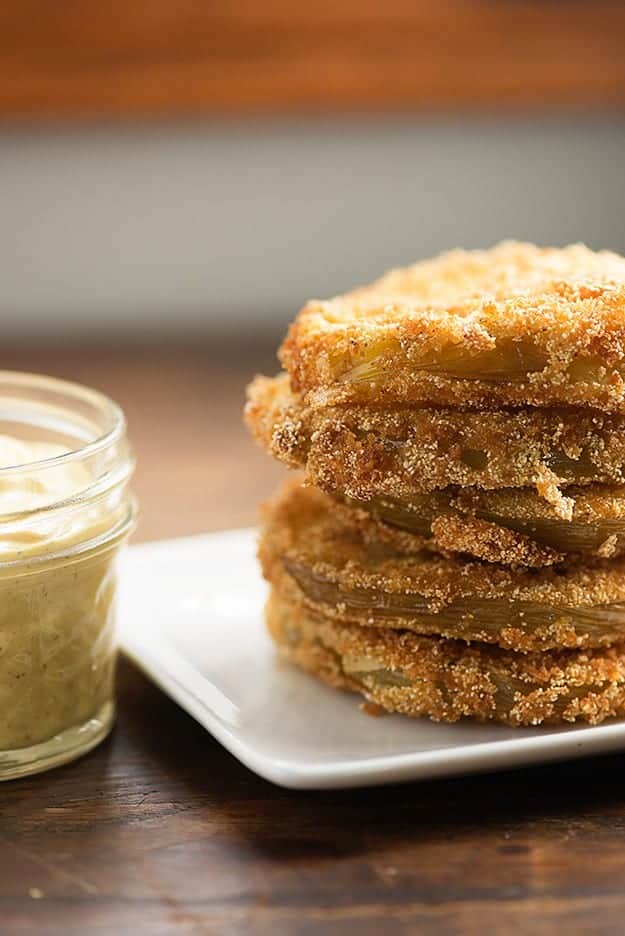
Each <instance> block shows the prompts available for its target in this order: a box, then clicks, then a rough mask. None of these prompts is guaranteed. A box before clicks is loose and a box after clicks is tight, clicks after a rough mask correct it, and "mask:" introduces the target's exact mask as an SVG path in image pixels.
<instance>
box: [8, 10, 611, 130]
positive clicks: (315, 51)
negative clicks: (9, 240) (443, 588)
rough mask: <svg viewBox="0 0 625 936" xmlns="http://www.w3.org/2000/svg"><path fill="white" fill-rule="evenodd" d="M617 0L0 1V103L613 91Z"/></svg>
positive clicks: (87, 112) (176, 104)
mask: <svg viewBox="0 0 625 936" xmlns="http://www.w3.org/2000/svg"><path fill="white" fill-rule="evenodd" d="M624 37H625V8H624V7H623V5H622V4H620V3H618V2H615V0H544V2H537V0H413V2H406V0H386V2H384V3H380V2H379V0H358V2H356V0H349V2H346V3H334V2H330V0H318V2H316V3H305V4H301V3H300V4H297V3H287V2H285V0H257V2H249V0H236V2H231V3H202V2H198V0H177V2H175V3H172V2H171V0H109V2H108V3H100V4H94V3H88V2H84V0H78V2H72V3H50V2H47V0H4V2H3V3H2V4H1V5H0V116H4V117H5V118H16V117H29V118H32V117H70V118H78V117H79V118H92V117H102V116H112V117H123V116H126V117H137V116H156V115H161V116H162V115H169V116H172V115H173V116H179V115H198V114H219V113H221V114H230V113H236V112H247V111H251V110H253V111H264V112H284V111H296V112H299V111H301V110H313V111H317V110H323V111H326V110H328V109H334V110H337V109H339V110H345V109H352V110H353V109H358V110H362V109H365V110H371V109H374V110H375V109H386V110H388V109H393V110H400V109H403V110H406V109H425V110H431V109H438V108H441V107H446V108H449V107H466V106H480V107H483V106H486V107H493V106H505V107H506V108H510V107H516V108H527V107H538V108H545V107H549V106H560V107H569V108H570V107H575V108H579V107H584V106H595V105H600V106H615V105H616V106H619V107H621V106H622V105H623V103H624V101H625V60H624V58H623V54H622V48H623V39H624Z"/></svg>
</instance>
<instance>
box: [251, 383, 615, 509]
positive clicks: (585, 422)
mask: <svg viewBox="0 0 625 936" xmlns="http://www.w3.org/2000/svg"><path fill="white" fill-rule="evenodd" d="M245 417H246V420H247V424H248V426H249V427H250V429H251V431H252V433H253V434H254V436H255V437H256V439H257V440H258V442H259V443H260V444H261V445H262V446H263V447H264V448H265V449H266V450H267V451H268V452H270V453H271V454H272V455H274V456H275V457H276V458H278V459H279V460H280V461H283V462H285V464H287V465H289V466H290V467H301V468H304V469H305V471H306V475H307V479H308V480H309V481H310V482H311V483H313V484H316V485H317V486H318V487H320V488H322V489H323V490H325V491H329V492H332V493H339V494H343V495H347V496H349V497H353V498H356V499H357V500H370V499H371V498H374V497H379V496H384V495H386V496H389V497H395V498H410V497H411V496H412V495H414V494H419V493H424V492H428V491H432V490H435V489H437V488H445V487H448V486H449V485H459V486H462V487H467V486H474V487H481V488H485V489H495V488H502V487H535V488H536V490H537V491H538V492H539V493H540V495H541V496H542V497H544V498H545V499H546V500H547V501H548V502H549V503H551V504H553V505H555V506H556V507H557V508H558V513H559V516H561V517H565V518H570V517H571V516H572V514H573V503H572V502H571V500H570V499H569V498H567V497H566V496H565V495H563V493H562V491H561V490H560V488H561V487H566V486H567V485H571V484H589V483H593V482H608V483H614V484H622V483H625V417H624V416H619V415H606V414H602V413H598V412H595V411H593V410H586V411H583V412H580V411H575V410H572V409H564V408H561V409H557V410H549V409H534V410H515V411H512V412H510V411H506V410H495V411H490V412H464V411H459V410H449V409H441V408H421V407H411V406H395V407H393V406H387V403H386V400H384V399H383V401H382V403H381V405H380V406H360V405H354V406H331V407H325V408H323V409H319V408H316V407H311V406H307V405H306V404H304V403H303V402H302V400H301V398H300V397H299V396H298V395H297V394H295V393H293V392H292V391H291V389H290V387H289V381H288V378H287V377H286V376H285V375H281V376H279V377H276V378H273V379H271V378H267V377H257V378H256V379H255V380H254V381H253V383H252V384H251V385H250V387H249V388H248V403H247V406H246V413H245Z"/></svg>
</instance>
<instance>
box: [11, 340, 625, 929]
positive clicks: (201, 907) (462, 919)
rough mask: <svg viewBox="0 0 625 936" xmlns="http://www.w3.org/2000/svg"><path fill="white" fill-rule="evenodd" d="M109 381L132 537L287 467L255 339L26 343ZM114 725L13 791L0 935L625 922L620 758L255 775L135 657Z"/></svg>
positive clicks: (43, 358) (168, 530)
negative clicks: (310, 777) (383, 782)
mask: <svg viewBox="0 0 625 936" xmlns="http://www.w3.org/2000/svg"><path fill="white" fill-rule="evenodd" d="M3 364H4V365H6V366H19V367H21V368H29V369H33V368H34V369H37V370H45V371H48V372H51V373H56V374H62V375H64V376H67V377H73V378H76V379H80V380H88V381H89V382H90V383H92V384H94V385H96V386H99V387H101V388H102V389H104V390H108V391H109V392H112V393H114V394H115V395H116V396H117V397H118V398H119V399H120V401H121V402H122V403H123V405H124V406H125V408H126V410H127V412H128V414H129V417H130V422H131V430H132V435H133V438H134V440H135V443H136V447H137V449H138V454H139V458H140V466H141V467H140V470H139V473H138V475H137V483H136V488H137V491H138V494H139V496H140V498H141V501H142V504H143V521H142V527H141V528H140V534H139V535H140V536H141V537H143V538H145V537H153V536H157V535H158V536H168V535H171V534H179V533H184V532H197V531H198V530H200V529H210V528H215V527H219V526H223V525H228V524H231V523H232V524H235V523H247V522H250V521H251V520H252V519H253V516H254V512H255V503H256V501H257V499H258V498H259V497H260V496H263V495H264V494H265V493H266V492H267V491H268V490H269V489H270V487H271V486H272V485H273V484H274V483H275V480H276V478H277V476H278V474H279V471H278V470H277V469H274V467H273V466H272V465H271V464H270V463H269V461H268V460H267V459H266V458H264V457H263V456H262V454H261V453H256V451H255V449H254V448H253V447H252V445H251V444H249V443H248V441H247V439H246V436H245V434H244V432H243V430H242V429H241V428H240V424H239V419H238V416H239V408H240V402H241V388H242V385H243V383H244V381H245V379H246V378H247V376H248V374H249V373H250V372H251V371H252V370H254V369H256V367H259V368H263V369H266V368H268V367H270V366H271V355H270V354H269V352H268V350H266V349H264V348H257V349H255V350H250V351H249V352H247V353H245V354H243V353H242V352H238V353H236V352H234V351H230V350H228V349H220V348H214V347H213V348H212V349H211V348H206V349H201V348H200V349H198V348H197V347H196V348H194V349H193V350H188V351H186V350H184V349H179V350H175V349H174V350H170V351H167V352H165V351H158V350H149V349H148V350H141V351H132V350H126V351H125V352H124V353H123V354H120V353H117V352H115V351H110V352H107V351H98V352H87V351H84V350H80V349H77V350H76V351H63V352H45V351H44V352H40V353H33V352H21V353H18V352H16V353H13V354H9V353H7V352H5V354H4V355H3ZM119 682H120V693H119V694H120V706H119V709H120V712H119V719H118V724H117V727H116V729H115V731H114V733H113V735H112V737H111V738H110V739H109V740H108V741H107V742H106V743H105V744H104V745H103V746H102V747H100V748H99V749H98V750H96V751H94V752H92V753H91V754H90V755H88V756H87V757H85V758H83V759H82V760H81V761H79V762H76V763H75V764H72V765H68V766H67V767H64V768H61V769H59V770H56V771H52V772H50V773H48V774H43V775H41V776H39V777H33V778H30V779H25V780H22V781H17V782H12V783H7V784H4V785H2V786H1V787H0V933H2V936H18V934H36V936H53V934H54V936H57V934H58V936H61V934H63V936H65V934H68V936H84V934H87V933H89V934H91V933H95V934H111V936H119V934H125V933H133V934H136V936H160V934H174V933H176V934H178V933H183V934H215V936H223V934H226V936H230V934H232V936H243V934H261V936H270V934H271V936H282V934H285V936H286V934H289V936H290V934H301V936H318V934H323V936H326V934H327V936H343V934H345V933H352V932H355V933H358V934H362V936H380V934H390V936H395V934H401V936H403V934H408V933H419V934H422V933H426V934H429V933H432V934H437V936H438V934H469V936H473V934H475V936H478V934H480V936H481V934H483V933H489V934H490V933H495V934H499V933H501V934H509V933H524V934H525V933H527V934H532V936H552V934H554V933H564V932H566V933H593V934H594V933H601V934H612V933H614V934H617V933H620V932H622V920H623V916H624V914H625V788H624V786H623V782H622V771H623V770H624V769H625V756H622V755H618V756H610V757H604V758H594V759H592V760H585V761H580V762H574V763H569V764H562V765H555V766H550V767H545V768H536V769H531V770H525V771H517V772H510V773H503V774H494V775H485V776H478V777H469V778H459V779H452V780H439V781H436V782H431V783H420V784H408V785H405V786H401V787H395V788H383V789H382V788H381V789H372V790H360V791H345V792H325V793H310V792H299V793H298V792H288V791H284V790H280V789H278V788H276V787H273V786H271V785H270V784H268V783H266V782H264V781H262V780H260V779H258V778H257V777H255V776H254V775H253V774H251V773H250V772H249V771H248V770H246V769H245V768H244V767H242V766H241V765H240V764H239V763H238V762H237V761H235V760H234V758H232V757H231V756H230V755H229V754H227V753H226V752H225V751H224V750H223V749H222V748H221V747H220V746H219V745H218V744H217V743H216V742H215V741H214V740H212V738H211V737H210V736H209V735H207V733H206V732H205V731H204V730H203V729H202V728H200V727H199V726H198V725H197V724H196V723H195V722H194V721H193V720H192V719H191V718H189V717H188V716H186V715H185V714H184V713H183V712H182V711H181V710H180V709H178V708H177V707H176V706H175V705H174V704H173V703H172V702H171V701H170V700H169V699H168V698H167V697H166V696H165V695H164V694H163V693H161V692H160V691H159V690H157V689H156V688H155V687H154V686H152V685H151V684H150V683H149V682H148V681H147V680H146V679H145V678H144V677H143V676H142V675H141V674H140V673H139V672H138V671H137V670H135V669H134V668H133V667H132V666H131V665H130V664H129V663H126V662H124V663H123V664H122V666H121V669H120V680H119Z"/></svg>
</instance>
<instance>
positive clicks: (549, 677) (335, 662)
mask: <svg viewBox="0 0 625 936" xmlns="http://www.w3.org/2000/svg"><path fill="white" fill-rule="evenodd" d="M266 615H267V624H268V627H269V631H270V633H271V635H272V637H273V639H274V640H275V641H276V643H277V644H278V646H279V648H280V652H281V655H282V656H283V658H284V659H286V660H289V661H291V662H292V663H295V664H296V665H298V666H300V667H301V668H302V669H304V670H307V671H308V672H310V673H312V674H313V675H315V676H317V677H318V678H320V679H322V680H323V681H324V682H325V683H327V684H329V685H330V686H334V687H335V688H337V689H348V690H352V691H354V692H360V693H362V695H364V696H365V698H366V699H367V700H368V701H370V702H373V703H376V704H377V705H380V706H381V707H382V708H383V709H385V710H387V711H389V712H401V713H402V714H404V715H410V716H423V715H428V716H429V717H430V718H432V719H433V720H435V721H447V722H455V721H458V720H459V719H460V718H463V717H472V718H476V719H479V720H481V721H484V720H495V721H500V722H504V723H506V724H509V725H515V726H516V725H540V724H545V725H554V724H566V723H570V722H575V721H583V722H589V723H590V724H592V725H596V724H599V723H600V722H602V721H604V719H606V718H610V717H613V716H616V715H623V714H625V647H624V646H620V647H613V648H610V649H604V650H586V651H582V650H560V651H551V652H548V653H529V654H522V653H510V652H507V651H504V650H500V649H499V648H496V647H485V646H480V645H478V644H473V645H471V646H467V644H464V643H462V642H460V641H455V640H446V639H444V638H437V637H420V636H417V635H416V634H411V633H409V632H408V631H392V630H386V629H379V628H371V627H359V626H355V625H351V626H350V625H346V624H339V623H337V622H336V621H332V620H329V619H327V618H324V617H321V616H318V615H314V614H311V613H310V612H309V611H307V610H305V609H304V608H303V607H302V606H301V605H299V604H298V603H297V602H295V603H293V602H291V601H289V600H288V598H285V596H284V595H282V594H281V593H280V592H278V591H276V590H275V589H274V590H273V591H272V594H271V597H270V599H269V602H268V605H267V609H266Z"/></svg>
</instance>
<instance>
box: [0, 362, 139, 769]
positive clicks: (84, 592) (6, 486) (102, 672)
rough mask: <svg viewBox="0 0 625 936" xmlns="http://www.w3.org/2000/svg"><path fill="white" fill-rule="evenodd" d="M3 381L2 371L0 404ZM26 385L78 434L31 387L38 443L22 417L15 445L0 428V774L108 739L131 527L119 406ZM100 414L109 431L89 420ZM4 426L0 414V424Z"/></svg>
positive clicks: (76, 391)
mask: <svg viewBox="0 0 625 936" xmlns="http://www.w3.org/2000/svg"><path fill="white" fill-rule="evenodd" d="M8 376H9V375H6V374H4V375H3V374H1V373H0V397H1V384H2V378H3V377H4V378H5V379H6V378H7V377H8ZM15 376H16V378H20V379H21V380H22V381H26V378H28V377H30V375H15ZM31 379H32V381H33V383H34V384H35V385H37V386H38V383H39V382H44V383H45V384H46V385H48V384H49V385H50V386H51V388H52V390H53V391H54V392H56V393H57V394H61V393H63V394H65V396H66V397H67V401H68V402H65V400H64V407H66V408H65V409H61V408H60V406H59V407H57V409H58V412H59V413H61V415H62V416H63V419H65V422H66V423H67V424H68V425H70V423H71V419H72V418H73V417H75V422H76V427H77V428H76V433H75V435H73V434H72V432H70V431H69V429H67V426H66V425H65V423H62V420H61V417H60V416H57V415H56V413H57V410H55V411H54V415H53V418H51V419H50V418H48V409H50V408H51V407H49V406H48V404H47V402H44V403H41V404H39V398H40V397H41V392H40V391H39V390H38V394H39V395H38V396H37V399H36V404H37V405H40V406H41V409H42V412H43V417H42V429H41V437H42V438H37V437H36V435H37V431H38V429H37V425H36V423H35V424H33V419H32V417H31V416H30V412H29V415H28V418H25V419H24V420H23V422H22V423H21V424H20V423H19V420H17V419H16V420H15V424H16V427H17V428H18V429H19V431H20V432H22V433H23V435H24V438H20V437H18V435H17V434H16V435H12V434H9V433H8V432H5V433H3V432H0V779H4V778H7V777H12V776H19V775H22V774H25V773H32V772H35V771H37V770H42V769H45V768H46V767H49V766H54V765H55V764H56V763H62V762H63V761H66V760H69V759H71V758H73V757H75V756H77V755H78V754H80V753H83V752H84V751H85V750H88V749H89V748H90V747H92V746H93V745H94V744H95V743H97V741H99V740H101V738H102V737H104V736H105V735H106V733H107V732H108V730H109V727H110V724H111V722H112V717H113V709H114V706H113V691H114V668H115V656H116V641H115V621H114V611H115V592H116V558H117V555H118V553H119V548H120V546H121V545H122V544H123V543H124V542H125V540H126V538H127V536H128V533H129V532H130V530H131V528H132V526H133V522H134V504H133V501H132V499H131V498H130V496H129V494H128V490H127V483H128V480H129V478H130V476H131V473H132V469H133V459H132V454H131V452H130V449H129V447H128V444H127V442H126V438H125V426H124V423H123V416H122V415H121V413H120V411H119V410H118V409H117V407H115V405H114V404H113V403H111V401H109V400H107V398H106V397H102V396H101V395H99V394H95V393H94V392H93V391H88V390H86V388H80V387H76V386H75V385H71V384H64V383H62V382H60V381H51V380H49V379H48V378H37V377H32V378H31ZM58 388H60V389H58ZM83 394H84V397H83ZM73 395H75V397H76V400H77V403H76V406H75V412H74V410H72V406H73V405H74V400H73V398H72V396H73ZM83 399H86V400H87V402H88V403H89V404H90V405H92V406H93V409H94V413H95V416H94V417H91V416H90V418H93V423H94V425H93V428H91V426H90V425H89V426H88V427H87V428H85V422H86V420H85V417H84V413H83V410H84V408H85V404H84V402H83ZM10 402H12V398H11V399H10ZM18 402H21V401H18ZM78 403H80V404H81V407H82V408H81V409H79V407H78ZM100 410H101V411H102V415H101V416H100ZM20 412H21V411H20ZM35 412H36V411H35ZM66 414H69V415H66ZM96 417H97V418H96ZM105 417H106V418H107V419H108V421H109V422H110V424H111V426H112V428H111V429H110V430H108V427H107V425H106V423H105V425H104V427H100V425H99V424H98V421H97V420H98V419H100V420H101V421H102V422H104V418H105ZM46 418H48V423H46V422H45V419H46ZM11 425H12V421H11V419H10V418H7V417H6V416H5V418H4V421H3V424H2V428H5V426H8V427H11ZM58 425H61V427H62V431H61V429H58V428H57V426H58ZM50 427H51V428H50ZM70 428H71V427H70ZM101 428H103V429H104V431H103V432H102V434H101V435H100V434H99V433H100V431H101ZM51 438H52V439H56V438H58V439H59V441H56V440H55V441H50V439H51ZM65 439H67V442H66V441H65Z"/></svg>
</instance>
